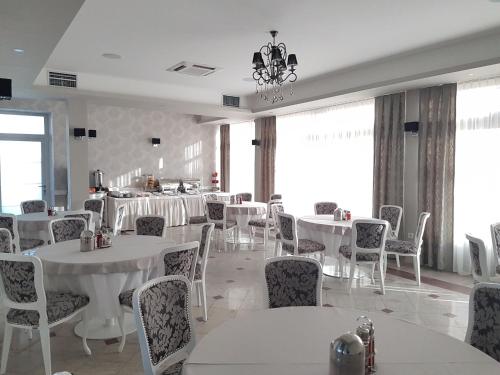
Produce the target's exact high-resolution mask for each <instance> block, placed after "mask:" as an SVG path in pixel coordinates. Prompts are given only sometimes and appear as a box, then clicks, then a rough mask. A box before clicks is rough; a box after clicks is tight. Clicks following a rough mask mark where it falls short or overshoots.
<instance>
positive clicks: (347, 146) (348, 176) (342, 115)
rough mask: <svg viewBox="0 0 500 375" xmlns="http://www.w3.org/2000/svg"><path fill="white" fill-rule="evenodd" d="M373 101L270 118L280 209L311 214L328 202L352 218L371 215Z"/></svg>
mask: <svg viewBox="0 0 500 375" xmlns="http://www.w3.org/2000/svg"><path fill="white" fill-rule="evenodd" d="M374 113H375V110H374V101H373V100H366V101H362V102H356V103H350V104H345V105H339V106H334V107H328V108H323V109H318V110H314V111H307V112H302V113H296V114H291V115H286V116H278V117H277V118H276V188H275V191H276V192H278V193H280V194H282V195H283V199H284V204H285V210H286V211H287V212H289V213H291V214H293V215H297V216H302V215H312V214H314V203H315V202H318V201H324V200H327V201H334V202H337V203H338V204H339V206H340V207H341V208H344V209H348V210H350V211H351V212H352V215H353V216H368V217H371V215H372V190H373V124H374Z"/></svg>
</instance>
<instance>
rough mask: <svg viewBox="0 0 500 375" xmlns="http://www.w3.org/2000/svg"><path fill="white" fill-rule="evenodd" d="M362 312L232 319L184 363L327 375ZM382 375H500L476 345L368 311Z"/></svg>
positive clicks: (189, 370)
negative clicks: (333, 353) (339, 343)
mask: <svg viewBox="0 0 500 375" xmlns="http://www.w3.org/2000/svg"><path fill="white" fill-rule="evenodd" d="M359 315H361V313H360V312H359V311H355V310H347V309H336V308H319V307H293V308H279V309H273V310H264V311H258V312H254V313H251V314H249V315H246V316H244V317H243V318H236V319H233V320H229V321H227V322H226V323H224V324H223V325H221V326H219V327H217V328H215V329H214V330H212V331H211V332H210V333H208V334H207V335H206V336H205V337H204V338H203V339H202V340H201V341H200V342H198V343H197V345H196V346H195V348H194V350H193V351H192V352H191V354H190V355H189V357H188V359H187V360H186V362H185V363H184V368H183V374H184V375H198V374H203V375H212V374H213V375H215V374H217V375H224V374H238V375H250V374H260V375H281V374H286V375H299V374H300V375H303V374H308V375H315V374H318V375H320V374H321V375H325V374H328V369H329V354H330V353H329V351H330V342H332V341H333V340H335V338H337V337H339V336H340V335H341V334H343V333H345V332H348V331H353V330H355V329H356V327H357V324H356V318H357V317H358V316H359ZM369 317H370V318H371V319H372V320H373V321H374V324H375V347H376V357H375V363H376V368H377V372H376V373H377V374H380V375H402V374H405V375H417V374H418V375H421V374H442V375H444V374H449V375H451V374H453V375H470V374H475V375H480V374H481V375H482V374H499V373H500V364H499V363H498V362H496V361H495V360H494V359H493V358H491V357H489V356H487V355H486V354H484V353H482V352H481V351H479V350H477V349H475V348H474V347H472V346H470V345H468V344H466V343H464V342H462V341H459V340H457V339H454V338H452V337H450V336H447V335H444V334H441V333H438V332H434V331H431V330H429V329H426V328H424V327H420V326H417V325H414V324H412V323H408V322H404V321H401V320H398V319H393V318H390V317H388V316H387V315H385V314H381V313H370V314H369Z"/></svg>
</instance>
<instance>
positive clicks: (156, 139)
mask: <svg viewBox="0 0 500 375" xmlns="http://www.w3.org/2000/svg"><path fill="white" fill-rule="evenodd" d="M151 144H152V145H153V146H155V147H156V146H158V145H159V144H160V138H151Z"/></svg>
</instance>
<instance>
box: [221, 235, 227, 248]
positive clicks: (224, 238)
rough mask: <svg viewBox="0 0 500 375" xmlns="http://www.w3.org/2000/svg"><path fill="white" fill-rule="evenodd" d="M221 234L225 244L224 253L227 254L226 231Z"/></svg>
mask: <svg viewBox="0 0 500 375" xmlns="http://www.w3.org/2000/svg"><path fill="white" fill-rule="evenodd" d="M221 232H222V242H224V252H225V253H227V242H226V231H225V230H223V231H221Z"/></svg>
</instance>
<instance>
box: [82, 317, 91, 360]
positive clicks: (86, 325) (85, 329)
mask: <svg viewBox="0 0 500 375" xmlns="http://www.w3.org/2000/svg"><path fill="white" fill-rule="evenodd" d="M82 321H83V337H82V344H83V351H84V352H85V354H87V355H92V351H91V350H90V348H89V345H88V344H87V334H88V329H89V314H88V313H87V310H83V311H82Z"/></svg>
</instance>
